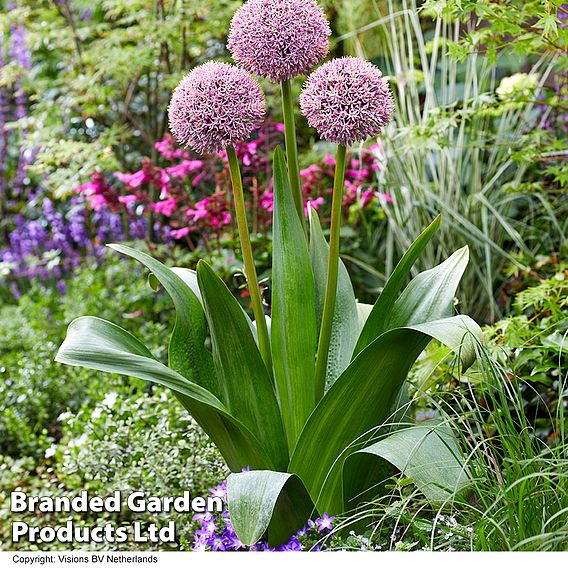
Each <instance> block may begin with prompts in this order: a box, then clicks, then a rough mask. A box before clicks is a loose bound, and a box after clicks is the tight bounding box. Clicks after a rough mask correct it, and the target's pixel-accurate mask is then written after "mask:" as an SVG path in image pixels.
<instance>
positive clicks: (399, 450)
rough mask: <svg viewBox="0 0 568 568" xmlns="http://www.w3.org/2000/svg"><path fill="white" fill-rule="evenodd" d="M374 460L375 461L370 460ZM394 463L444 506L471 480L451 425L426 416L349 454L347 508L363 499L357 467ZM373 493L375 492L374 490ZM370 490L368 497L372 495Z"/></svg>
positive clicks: (465, 487) (425, 492)
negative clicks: (418, 422) (426, 418)
mask: <svg viewBox="0 0 568 568" xmlns="http://www.w3.org/2000/svg"><path fill="white" fill-rule="evenodd" d="M373 462H375V463H373ZM382 462H388V463H390V464H392V465H394V466H395V467H396V468H397V469H398V470H399V471H400V472H401V473H402V474H403V475H405V476H407V477H409V478H410V479H411V480H412V482H413V483H414V484H415V485H416V487H417V488H418V489H419V490H420V492H421V493H422V494H423V495H424V496H425V497H426V498H427V499H428V501H429V502H430V503H431V504H432V505H434V506H443V505H447V504H448V503H450V502H451V501H452V500H453V499H455V498H457V497H459V496H460V495H463V494H464V493H465V491H466V489H467V487H468V486H469V484H470V482H471V480H470V476H469V472H468V469H467V466H466V465H465V463H464V459H463V456H462V454H461V450H460V449H459V447H458V445H457V443H456V439H455V436H454V435H453V433H452V431H451V429H450V427H449V426H448V425H447V424H446V423H444V422H441V421H439V420H428V421H426V422H423V423H421V424H417V425H416V426H411V427H410V428H404V429H402V430H398V431H396V432H394V433H393V434H391V435H390V436H387V437H386V438H384V439H382V440H380V441H379V442H376V443H375V444H372V445H371V446H369V447H367V448H364V449H362V450H359V451H357V452H355V453H354V454H352V455H351V456H350V457H349V458H348V459H347V460H346V462H345V468H344V472H343V479H344V500H345V503H346V505H347V506H348V508H349V509H351V508H353V506H354V505H355V504H356V501H355V500H356V499H357V500H359V501H362V500H364V499H361V498H362V497H364V495H365V493H364V491H365V489H368V488H369V487H371V485H367V487H366V488H365V487H363V486H362V485H361V484H360V483H359V481H360V477H361V476H360V470H361V468H365V470H370V469H373V468H374V467H377V466H378V467H379V470H381V469H382V470H383V471H384V470H385V469H386V468H385V466H386V464H385V463H382ZM373 493H374V492H373ZM373 493H371V494H369V495H368V497H369V498H372V497H373V496H374V495H373Z"/></svg>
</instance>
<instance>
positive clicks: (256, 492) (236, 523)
mask: <svg viewBox="0 0 568 568" xmlns="http://www.w3.org/2000/svg"><path fill="white" fill-rule="evenodd" d="M227 499H228V504H229V514H230V517H231V522H232V523H233V528H234V529H235V533H236V534H237V536H238V537H239V540H240V541H241V542H242V543H243V544H246V545H248V546H250V545H252V544H254V543H256V542H258V541H259V540H260V539H261V538H262V536H263V535H264V534H265V533H266V532H267V531H268V544H269V545H270V546H278V545H280V544H282V543H284V542H286V541H287V540H289V538H290V536H291V535H293V534H295V533H296V532H297V531H298V530H300V529H301V528H302V527H303V526H304V525H305V524H306V521H307V520H308V519H309V518H310V517H311V516H312V514H313V512H314V511H315V508H314V505H313V503H312V501H311V499H310V496H309V495H308V492H307V491H306V488H305V487H304V484H303V483H302V481H301V480H300V479H299V478H298V477H297V476H295V475H293V474H290V473H280V472H275V471H248V472H243V473H233V474H231V475H230V476H229V479H228V481H227Z"/></svg>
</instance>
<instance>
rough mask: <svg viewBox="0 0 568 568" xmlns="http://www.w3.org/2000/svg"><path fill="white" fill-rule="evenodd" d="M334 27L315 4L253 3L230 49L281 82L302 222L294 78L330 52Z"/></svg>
mask: <svg viewBox="0 0 568 568" xmlns="http://www.w3.org/2000/svg"><path fill="white" fill-rule="evenodd" d="M330 35H331V29H330V27H329V23H328V22H327V20H326V17H325V14H324V13H323V10H322V9H321V8H320V7H319V6H318V4H317V2H316V1H315V0H249V1H248V2H246V3H245V4H243V6H242V7H241V8H240V9H239V10H237V12H236V13H235V15H234V16H233V19H232V21H231V29H230V33H229V39H228V42H227V48H228V49H229V51H230V52H231V54H232V55H233V59H234V60H235V61H236V62H237V63H238V64H239V65H241V66H242V67H244V68H245V69H246V70H247V71H249V72H250V73H255V74H257V75H260V76H262V77H266V78H268V79H270V80H271V81H273V82H274V83H280V86H281V94H282V111H283V114H284V126H285V135H286V155H287V158H288V170H289V180H290V187H291V188H292V195H293V197H294V203H295V205H296V210H297V212H298V215H299V216H300V219H301V220H302V222H303V221H304V215H303V201H302V192H301V182H300V168H299V165H298V148H297V142H296V128H295V124H294V108H293V102H292V91H291V85H290V80H291V79H293V78H294V77H297V76H298V75H305V74H306V73H308V72H309V71H310V70H311V69H312V68H313V67H314V66H315V65H317V64H318V63H319V62H320V61H322V60H323V59H324V58H325V56H326V55H327V52H328V50H329V43H328V39H327V38H328V37H329V36H330Z"/></svg>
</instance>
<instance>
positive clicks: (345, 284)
mask: <svg viewBox="0 0 568 568" xmlns="http://www.w3.org/2000/svg"><path fill="white" fill-rule="evenodd" d="M309 211H310V260H311V263H312V270H313V272H314V281H315V291H316V316H317V321H318V324H319V325H321V319H322V314H323V305H324V302H325V290H326V284H327V265H328V258H329V245H328V244H327V242H326V240H325V237H324V236H323V232H322V230H321V225H320V222H319V219H318V214H317V213H316V212H315V210H314V209H312V208H311V207H310V208H309ZM358 336H359V321H358V312H357V302H356V300H355V293H354V292H353V286H352V285H351V280H350V278H349V274H348V273H347V269H346V268H345V265H344V264H343V262H342V261H341V259H340V260H339V274H338V279H337V296H336V299H335V312H334V315H333V323H332V328H331V341H330V345H329V355H328V359H327V371H326V381H325V383H326V384H325V389H326V390H328V389H329V387H330V386H331V385H332V384H333V383H334V382H335V379H337V377H339V375H341V373H342V372H343V371H344V370H345V369H346V368H347V366H348V365H349V362H350V361H351V355H352V353H353V349H355V344H356V343H357V337H358Z"/></svg>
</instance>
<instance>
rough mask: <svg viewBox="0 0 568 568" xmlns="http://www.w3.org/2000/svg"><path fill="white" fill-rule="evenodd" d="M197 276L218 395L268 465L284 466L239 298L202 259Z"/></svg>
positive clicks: (269, 389)
mask: <svg viewBox="0 0 568 568" xmlns="http://www.w3.org/2000/svg"><path fill="white" fill-rule="evenodd" d="M197 278H198V281H199V287H200V290H201V295H202V297H203V303H204V306H205V313H206V316H207V321H208V323H209V331H210V334H211V343H212V345H213V361H214V364H215V370H216V372H217V376H218V377H219V387H220V390H221V396H220V398H221V400H222V401H223V403H224V404H225V405H226V407H227V408H228V410H229V412H230V413H231V415H232V416H234V417H235V418H237V419H238V420H240V421H241V422H242V423H243V424H244V425H245V426H246V427H247V428H248V429H249V430H250V431H251V432H253V433H254V435H255V437H256V438H257V439H258V440H259V441H260V443H261V444H262V446H263V448H265V450H266V453H268V455H270V456H271V458H272V461H273V463H274V466H275V467H274V469H277V470H281V471H285V470H286V467H287V465H288V459H289V454H288V445H287V442H286V436H285V433H284V426H283V423H282V416H281V414H280V407H279V406H278V400H277V398H276V391H275V389H274V383H273V382H272V379H271V377H270V375H269V374H268V371H267V370H266V366H265V364H264V362H263V360H262V357H261V355H260V351H259V350H258V346H257V344H256V342H255V340H254V337H253V335H252V332H251V329H250V327H249V324H248V322H247V321H246V318H245V315H244V313H243V310H242V308H241V306H240V304H239V302H238V301H237V300H236V299H235V297H234V296H233V294H231V291H230V290H229V289H228V288H227V286H226V285H225V283H224V282H223V281H222V280H221V279H220V278H219V277H218V276H217V275H216V274H215V272H214V271H213V269H212V268H211V267H210V266H209V265H208V264H207V263H206V262H204V261H200V262H199V264H198V265H197Z"/></svg>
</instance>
